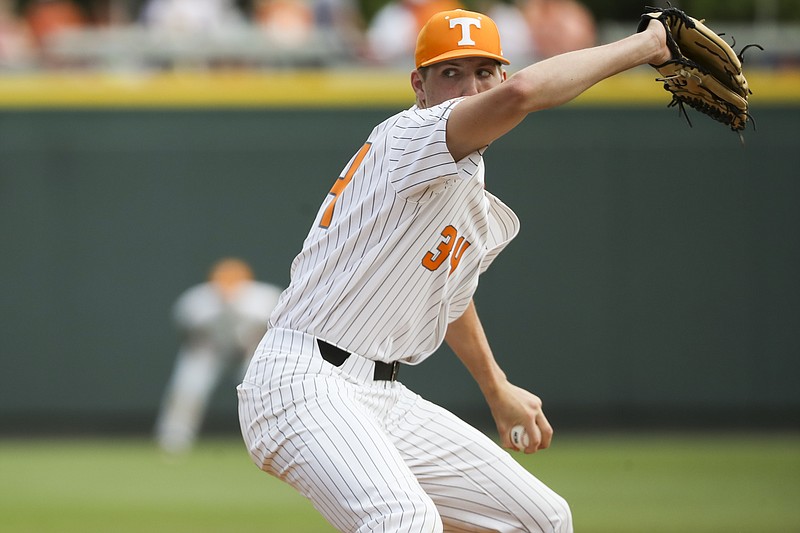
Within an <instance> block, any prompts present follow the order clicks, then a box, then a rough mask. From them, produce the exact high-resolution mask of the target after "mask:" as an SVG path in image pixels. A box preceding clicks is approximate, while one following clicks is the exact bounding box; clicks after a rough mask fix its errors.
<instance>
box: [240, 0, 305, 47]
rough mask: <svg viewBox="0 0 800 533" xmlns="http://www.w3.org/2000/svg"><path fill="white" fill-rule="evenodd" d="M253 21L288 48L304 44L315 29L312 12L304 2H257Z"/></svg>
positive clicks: (275, 0) (272, 0)
mask: <svg viewBox="0 0 800 533" xmlns="http://www.w3.org/2000/svg"><path fill="white" fill-rule="evenodd" d="M253 20H254V21H255V22H256V24H258V26H259V27H261V28H262V29H264V30H265V31H267V32H269V34H270V35H271V36H272V37H273V38H274V39H275V40H276V41H278V42H279V43H281V44H283V45H285V46H287V47H290V48H296V47H300V46H303V45H304V44H306V43H307V42H308V41H309V39H311V37H312V34H313V33H314V30H315V27H316V21H315V20H314V11H313V10H312V9H311V6H310V5H309V4H308V3H307V2H306V1H305V0H257V1H256V3H255V5H254V7H253Z"/></svg>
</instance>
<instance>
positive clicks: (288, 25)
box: [253, 0, 363, 58]
mask: <svg viewBox="0 0 800 533" xmlns="http://www.w3.org/2000/svg"><path fill="white" fill-rule="evenodd" d="M253 20H254V21H255V23H256V24H257V25H258V26H259V27H261V28H262V29H263V30H265V31H266V32H268V33H269V34H270V36H271V37H272V38H273V39H275V40H276V41H277V42H279V43H280V44H282V45H284V46H286V47H288V48H300V47H303V46H307V45H311V44H312V42H313V41H314V39H315V38H317V39H318V40H317V43H319V42H323V43H329V44H330V45H332V46H336V47H338V48H341V49H342V50H343V51H344V52H345V54H346V55H349V56H351V57H353V58H355V57H357V56H358V55H359V54H360V49H361V48H362V41H363V37H362V34H363V23H362V18H361V13H360V11H359V9H358V6H357V5H356V4H355V3H354V2H353V1H352V0H256V1H255V2H254V4H253ZM317 46H319V44H317Z"/></svg>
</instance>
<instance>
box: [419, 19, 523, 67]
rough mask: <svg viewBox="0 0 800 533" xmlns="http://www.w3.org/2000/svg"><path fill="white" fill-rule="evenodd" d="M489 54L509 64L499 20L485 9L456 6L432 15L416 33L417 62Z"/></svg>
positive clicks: (435, 61) (489, 56) (436, 61)
mask: <svg viewBox="0 0 800 533" xmlns="http://www.w3.org/2000/svg"><path fill="white" fill-rule="evenodd" d="M458 57H488V58H491V59H495V60H497V61H499V62H500V63H503V64H505V65H508V64H509V63H510V62H509V60H508V59H506V58H505V57H503V49H502V48H501V46H500V32H499V31H498V30H497V24H495V23H494V21H493V20H492V19H490V18H489V17H487V16H486V15H484V14H482V13H476V12H474V11H466V10H464V9H454V10H452V11H442V12H441V13H436V14H435V15H434V16H432V17H431V18H430V19H429V20H428V22H426V23H425V25H424V26H423V27H422V29H421V30H420V32H419V36H418V37H417V50H416V52H415V53H414V62H415V64H416V66H417V68H419V67H427V66H428V65H432V64H434V63H438V62H440V61H444V60H445V59H454V58H458Z"/></svg>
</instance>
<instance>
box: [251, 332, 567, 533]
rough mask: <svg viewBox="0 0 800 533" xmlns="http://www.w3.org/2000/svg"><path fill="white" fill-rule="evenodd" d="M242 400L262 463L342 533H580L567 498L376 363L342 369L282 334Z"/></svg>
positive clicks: (255, 368) (303, 340)
mask: <svg viewBox="0 0 800 533" xmlns="http://www.w3.org/2000/svg"><path fill="white" fill-rule="evenodd" d="M238 392H239V416H240V422H241V427H242V435H243V437H244V440H245V443H246V445H247V447H248V451H249V453H250V456H251V457H252V459H253V461H254V462H255V463H256V465H258V466H259V467H260V468H261V469H262V470H264V471H265V472H267V473H269V474H272V475H274V476H276V477H278V478H279V479H281V480H283V481H285V482H287V483H289V484H290V485H291V486H292V487H294V488H295V489H296V490H298V491H299V492H300V493H301V494H303V495H304V496H306V497H307V498H309V500H310V501H311V502H312V504H313V505H314V507H315V508H316V509H317V510H318V511H319V512H320V513H321V514H322V515H323V516H324V517H325V519H326V520H328V521H329V522H330V523H331V524H332V525H333V526H334V527H336V528H337V529H338V530H340V531H346V532H358V533H366V532H378V531H381V532H408V533H429V532H430V533H433V532H442V531H448V532H460V531H465V532H466V531H487V532H488V531H497V532H512V531H514V532H520V531H530V532H533V531H536V532H539V531H542V532H571V531H572V517H571V514H570V510H569V507H568V505H567V503H566V502H565V501H564V499H563V498H561V497H560V496H558V495H557V494H556V493H555V492H553V491H552V490H551V489H549V488H548V487H547V486H546V485H544V484H543V483H542V482H541V481H539V480H538V479H537V478H536V477H534V476H533V475H532V474H530V473H529V472H528V471H527V470H525V469H524V468H522V467H521V466H520V465H519V464H518V463H517V462H516V461H515V460H514V459H513V458H512V457H511V456H510V455H509V454H508V453H507V452H506V451H505V450H503V449H502V448H500V447H499V446H498V445H497V444H496V443H495V442H493V441H492V440H491V439H489V438H488V437H486V436H485V435H484V434H483V433H481V432H480V431H478V430H477V429H475V428H473V427H471V426H470V425H469V424H467V423H466V422H464V421H462V420H460V419H459V418H457V417H456V416H455V415H453V414H452V413H450V412H448V411H447V410H445V409H443V408H441V407H439V406H437V405H435V404H433V403H431V402H428V401H426V400H424V399H422V398H421V397H420V396H418V395H416V394H414V393H413V392H411V391H409V390H408V389H407V388H406V387H404V386H403V385H402V384H401V383H399V382H388V381H373V380H372V367H371V363H370V362H369V361H367V360H366V359H363V358H360V357H358V356H351V357H350V358H348V360H347V361H346V362H345V364H344V365H342V366H341V367H334V366H333V365H331V364H329V363H327V362H326V361H324V360H323V359H322V357H321V355H320V354H319V349H318V347H317V344H316V342H315V339H314V338H313V337H310V336H308V335H305V334H302V333H298V332H291V331H288V330H271V331H270V333H268V334H267V337H266V338H265V341H264V342H262V344H261V346H260V347H259V349H258V351H257V352H256V355H255V356H254V358H253V361H252V362H251V365H250V368H249V370H248V372H247V375H246V377H245V379H244V382H243V383H242V384H241V385H240V386H239V389H238Z"/></svg>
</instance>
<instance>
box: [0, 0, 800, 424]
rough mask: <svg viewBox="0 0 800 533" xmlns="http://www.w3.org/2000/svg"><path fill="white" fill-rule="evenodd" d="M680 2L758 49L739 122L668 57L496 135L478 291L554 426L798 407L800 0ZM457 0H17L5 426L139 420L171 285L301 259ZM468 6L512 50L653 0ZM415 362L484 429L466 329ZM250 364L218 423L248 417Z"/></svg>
mask: <svg viewBox="0 0 800 533" xmlns="http://www.w3.org/2000/svg"><path fill="white" fill-rule="evenodd" d="M651 3H654V4H655V5H661V6H664V5H666V3H665V2H660V1H659V2H651ZM673 4H674V5H677V6H679V7H682V8H684V9H685V10H687V11H688V12H689V13H691V14H692V15H694V16H696V17H698V18H706V19H707V21H708V24H709V26H710V27H711V28H712V29H714V30H716V31H718V32H722V33H725V35H726V38H728V39H730V40H731V42H733V40H734V37H735V43H736V44H735V48H736V50H737V51H738V50H740V49H741V48H742V47H743V46H744V45H747V44H751V43H757V44H760V45H761V46H762V47H763V48H764V50H763V51H760V50H757V49H754V48H751V49H749V50H748V51H747V53H746V54H745V58H744V59H745V62H744V63H745V72H746V73H747V74H748V79H750V80H751V87H752V89H753V93H754V94H753V96H752V98H751V102H752V115H753V119H754V121H753V122H754V124H753V125H752V127H749V128H748V129H747V130H746V131H745V132H744V139H745V142H744V145H742V144H741V143H740V140H739V138H738V136H737V135H736V134H735V133H733V132H731V131H728V130H726V129H725V128H724V127H721V126H720V125H719V124H717V123H714V122H713V121H711V120H710V119H708V118H707V117H704V116H703V115H700V114H698V113H696V112H693V111H692V110H689V116H690V118H691V120H692V124H693V127H690V126H689V125H688V124H687V123H686V121H685V119H684V118H682V117H681V116H680V115H679V114H678V112H677V111H676V110H674V109H669V110H668V109H666V105H667V104H668V103H669V96H668V94H667V93H666V92H665V91H663V90H662V89H661V87H660V86H659V84H658V83H656V82H654V78H655V76H656V73H655V71H654V70H652V69H650V68H649V67H642V68H640V69H636V70H635V71H632V72H631V73H628V74H625V75H623V76H620V77H619V78H616V79H614V80H609V81H607V82H604V83H602V84H600V85H599V86H598V87H596V88H595V89H592V90H591V91H589V92H588V93H586V94H585V95H584V96H582V97H581V98H579V99H578V100H576V101H575V102H574V103H571V104H570V105H568V106H565V107H564V108H561V109H557V110H550V111H546V112H542V113H538V114H537V115H536V116H535V117H530V118H529V119H528V120H527V121H526V122H525V123H524V124H523V125H522V126H521V127H520V128H518V130H516V131H515V132H514V133H513V134H511V135H509V136H507V138H504V139H501V140H500V141H498V142H497V143H496V145H494V146H493V147H492V148H491V150H489V151H488V152H487V156H486V159H487V165H488V168H489V172H488V173H487V175H488V187H489V189H490V190H491V191H492V192H493V193H495V194H496V195H497V196H499V197H500V198H502V199H504V200H505V201H506V202H507V203H508V204H509V205H510V206H511V207H512V208H513V209H515V211H516V212H517V213H518V214H519V216H520V218H521V220H522V228H523V229H522V233H521V235H520V236H519V237H518V238H517V239H516V240H515V241H514V242H513V243H512V244H511V246H510V247H509V248H508V249H507V251H506V252H504V254H503V256H502V257H501V259H500V260H499V261H497V262H496V263H495V265H494V266H493V267H492V269H490V271H489V272H488V273H487V274H486V276H485V277H484V279H483V282H482V285H481V287H480V289H479V291H478V294H477V296H476V302H477V304H478V306H479V308H480V309H481V313H482V316H483V320H484V322H485V327H486V329H487V331H488V334H489V336H490V339H491V340H492V343H493V346H494V350H495V352H496V355H497V357H498V359H500V361H501V363H502V364H503V366H504V367H505V368H506V370H507V371H508V373H509V374H510V375H511V377H512V379H513V380H515V381H516V382H518V383H519V384H520V385H522V386H525V387H528V388H530V389H531V390H534V391H536V392H537V393H538V394H539V395H540V396H542V397H543V398H544V399H545V405H546V409H547V412H548V414H549V416H550V418H551V420H552V421H553V423H554V425H556V426H557V427H561V428H574V429H587V430H603V429H631V430H638V429H653V428H698V429H700V428H706V429H714V428H717V429H721V428H737V429H764V428H771V429H781V430H786V429H790V430H797V429H798V425H799V423H800V386H798V385H799V384H798V376H799V375H800V357H798V356H800V303H798V302H799V301H800V275H799V274H800V237H799V231H800V209H798V205H800V180H798V168H800V166H799V165H800V142H798V136H797V130H798V125H800V70H798V69H799V68H800V2H798V1H797V0H758V1H756V0H724V1H723V0H684V1H680V2H678V1H674V2H673ZM454 5H459V4H457V3H455V0H452V1H449V0H442V1H439V0H430V1H424V0H401V1H398V2H392V3H386V2H384V1H381V0H360V1H358V0H266V1H257V0H251V1H238V2H234V1H232V0H231V1H225V0H192V1H179V0H150V1H134V0H132V1H124V0H83V1H77V0H76V1H66V0H20V1H10V0H2V1H0V250H2V252H1V253H2V261H0V284H1V286H2V291H1V293H0V294H2V297H1V298H2V299H1V300H0V324H2V326H0V327H2V334H1V335H0V357H2V368H3V370H2V372H0V436H3V435H8V436H12V435H13V436H20V435H21V436H35V435H48V436H49V435H60V434H67V435H76V434H77V435H82V434H92V435H96V434H100V435H110V434H114V435H117V434H125V435H127V434H131V435H149V434H150V432H151V431H152V428H153V425H154V423H155V418H156V415H157V411H158V408H159V404H160V402H161V399H162V396H163V394H164V390H165V387H166V385H167V383H168V380H169V378H170V373H171V371H172V368H173V364H174V362H175V354H176V353H177V351H178V349H179V346H180V342H181V338H180V336H179V332H178V331H177V330H176V327H175V325H174V323H173V321H172V315H171V313H172V306H173V304H174V302H175V300H176V299H177V298H178V296H179V295H180V294H181V293H182V292H183V291H184V290H185V289H187V288H188V287H190V286H192V285H194V284H196V283H200V282H202V281H203V280H205V279H206V277H207V274H208V270H209V267H210V265H211V264H212V263H213V262H214V261H216V260H217V259H219V258H221V257H226V256H236V257H240V258H242V259H244V260H245V261H247V262H248V263H249V264H250V265H251V267H252V269H253V271H254V274H255V277H256V278H257V279H259V280H262V281H265V282H268V283H272V284H276V285H278V286H285V285H286V284H287V283H288V273H289V265H290V263H291V260H292V258H293V256H294V254H295V253H296V252H297V251H298V250H299V247H300V244H301V242H302V239H303V238H304V236H305V234H306V231H307V229H308V225H309V224H310V221H311V219H312V218H313V216H314V214H315V212H316V209H317V206H318V205H319V203H320V202H321V200H322V198H324V196H325V194H326V193H327V191H328V190H329V188H330V185H331V183H332V182H333V180H335V179H336V177H337V175H338V173H339V171H340V169H341V168H342V167H343V166H344V165H345V163H346V162H347V160H348V159H349V157H350V155H351V154H352V152H353V151H354V149H355V148H356V147H357V146H360V145H361V143H362V142H363V139H364V138H366V136H367V135H368V133H369V131H370V130H371V128H372V126H373V125H374V124H376V123H377V122H379V121H380V120H382V119H383V118H384V117H386V116H388V115H390V114H393V113H395V112H397V111H398V110H400V109H403V108H405V107H408V106H410V105H411V104H412V103H413V101H412V92H411V90H410V87H409V84H408V72H409V70H410V68H411V63H410V57H411V51H412V50H413V36H414V35H416V31H417V28H418V27H419V23H420V21H421V20H424V19H425V17H426V16H427V14H428V13H430V12H431V10H438V9H441V8H447V7H452V6H454ZM460 5H465V6H466V7H471V8H477V9H482V10H484V11H487V12H490V13H492V14H493V16H494V17H495V18H496V20H497V21H498V23H499V24H500V25H501V29H502V32H503V36H504V38H505V39H506V41H505V42H506V45H505V46H506V53H507V54H508V55H509V57H511V58H512V61H514V63H513V64H512V67H511V70H512V71H513V70H514V69H515V68H518V67H519V66H521V65H525V64H527V63H530V62H533V61H538V60H541V59H543V58H545V57H548V56H550V55H553V54H555V53H559V52H563V51H566V50H571V49H576V48H582V47H585V46H590V45H592V44H597V43H603V42H608V41H610V40H613V39H616V38H618V37H621V36H623V35H626V34H628V33H631V32H632V31H634V30H635V28H636V24H637V21H638V17H639V15H640V13H641V11H642V9H643V7H644V6H643V4H642V2H640V1H631V0H625V1H622V0H613V1H612V0H585V1H584V2H583V3H576V2H572V1H566V0H519V1H517V2H495V1H491V0H485V1H484V0H481V1H479V2H478V1H473V2H468V3H466V4H460ZM389 28H391V31H390V30H389ZM408 36H412V38H409V37H408ZM402 377H403V380H404V382H405V383H407V384H408V385H409V386H410V387H411V388H413V389H415V390H417V391H418V392H420V393H421V394H423V395H424V396H427V397H429V398H430V399H432V400H434V401H437V402H440V403H443V404H445V405H446V406H448V407H450V408H451V409H453V410H454V411H456V412H457V413H458V414H460V415H462V416H464V417H465V418H468V419H469V420H470V421H472V422H473V423H475V424H476V425H478V426H481V427H485V428H490V429H491V421H490V418H489V413H488V410H487V409H486V407H485V405H484V404H483V401H482V398H481V397H480V394H479V392H478V390H477V387H475V386H474V385H473V384H472V382H471V380H470V379H469V378H468V376H467V374H466V372H465V371H464V370H463V369H462V368H461V367H460V366H459V364H458V362H457V361H456V359H455V358H454V357H452V356H451V354H449V352H448V351H447V350H446V349H442V353H441V354H438V355H437V356H436V357H433V358H432V359H430V360H429V361H428V362H426V363H425V364H424V365H422V366H421V367H419V368H408V369H404V371H403V376H402ZM236 380H237V377H236V376H235V374H234V373H231V375H229V376H227V377H225V378H222V381H221V386H220V387H219V388H218V389H216V392H215V393H214V395H213V397H212V398H211V400H210V403H209V406H208V413H207V415H208V416H207V418H206V420H205V422H204V426H203V432H206V433H209V434H210V433H223V434H228V435H236V432H237V430H238V424H237V420H236V414H235V405H236V399H235V393H234V389H233V388H234V386H235V384H236ZM445 381H446V386H443V384H444V383H445Z"/></svg>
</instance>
